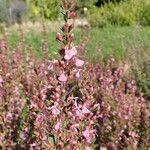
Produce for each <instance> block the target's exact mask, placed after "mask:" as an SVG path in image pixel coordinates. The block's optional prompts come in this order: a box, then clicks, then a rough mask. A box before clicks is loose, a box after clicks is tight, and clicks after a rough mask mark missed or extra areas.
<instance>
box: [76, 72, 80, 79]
mask: <svg viewBox="0 0 150 150" xmlns="http://www.w3.org/2000/svg"><path fill="white" fill-rule="evenodd" d="M76 78H78V79H79V78H80V71H78V72H77V73H76Z"/></svg>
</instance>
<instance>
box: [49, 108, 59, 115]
mask: <svg viewBox="0 0 150 150" xmlns="http://www.w3.org/2000/svg"><path fill="white" fill-rule="evenodd" d="M51 111H52V114H53V115H55V116H57V115H59V114H60V110H59V109H58V108H57V107H56V106H52V107H51Z"/></svg>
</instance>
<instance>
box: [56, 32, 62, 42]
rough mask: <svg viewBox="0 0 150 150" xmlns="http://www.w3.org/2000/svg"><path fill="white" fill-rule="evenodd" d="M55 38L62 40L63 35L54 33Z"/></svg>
mask: <svg viewBox="0 0 150 150" xmlns="http://www.w3.org/2000/svg"><path fill="white" fill-rule="evenodd" d="M56 40H57V41H59V42H62V41H63V36H62V35H61V34H60V33H59V32H58V33H57V34H56Z"/></svg>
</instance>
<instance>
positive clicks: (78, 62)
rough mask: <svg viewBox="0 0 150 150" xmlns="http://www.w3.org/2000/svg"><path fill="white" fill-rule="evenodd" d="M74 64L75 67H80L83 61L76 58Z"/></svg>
mask: <svg viewBox="0 0 150 150" xmlns="http://www.w3.org/2000/svg"><path fill="white" fill-rule="evenodd" d="M75 64H76V66H77V67H82V66H83V65H84V61H83V60H81V59H76V62H75Z"/></svg>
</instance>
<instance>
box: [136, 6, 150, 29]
mask: <svg viewBox="0 0 150 150" xmlns="http://www.w3.org/2000/svg"><path fill="white" fill-rule="evenodd" d="M139 15H140V19H139V20H140V24H141V25H145V26H147V25H150V3H149V4H148V5H146V6H145V7H144V8H143V9H142V10H141V11H140V14H139Z"/></svg>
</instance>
